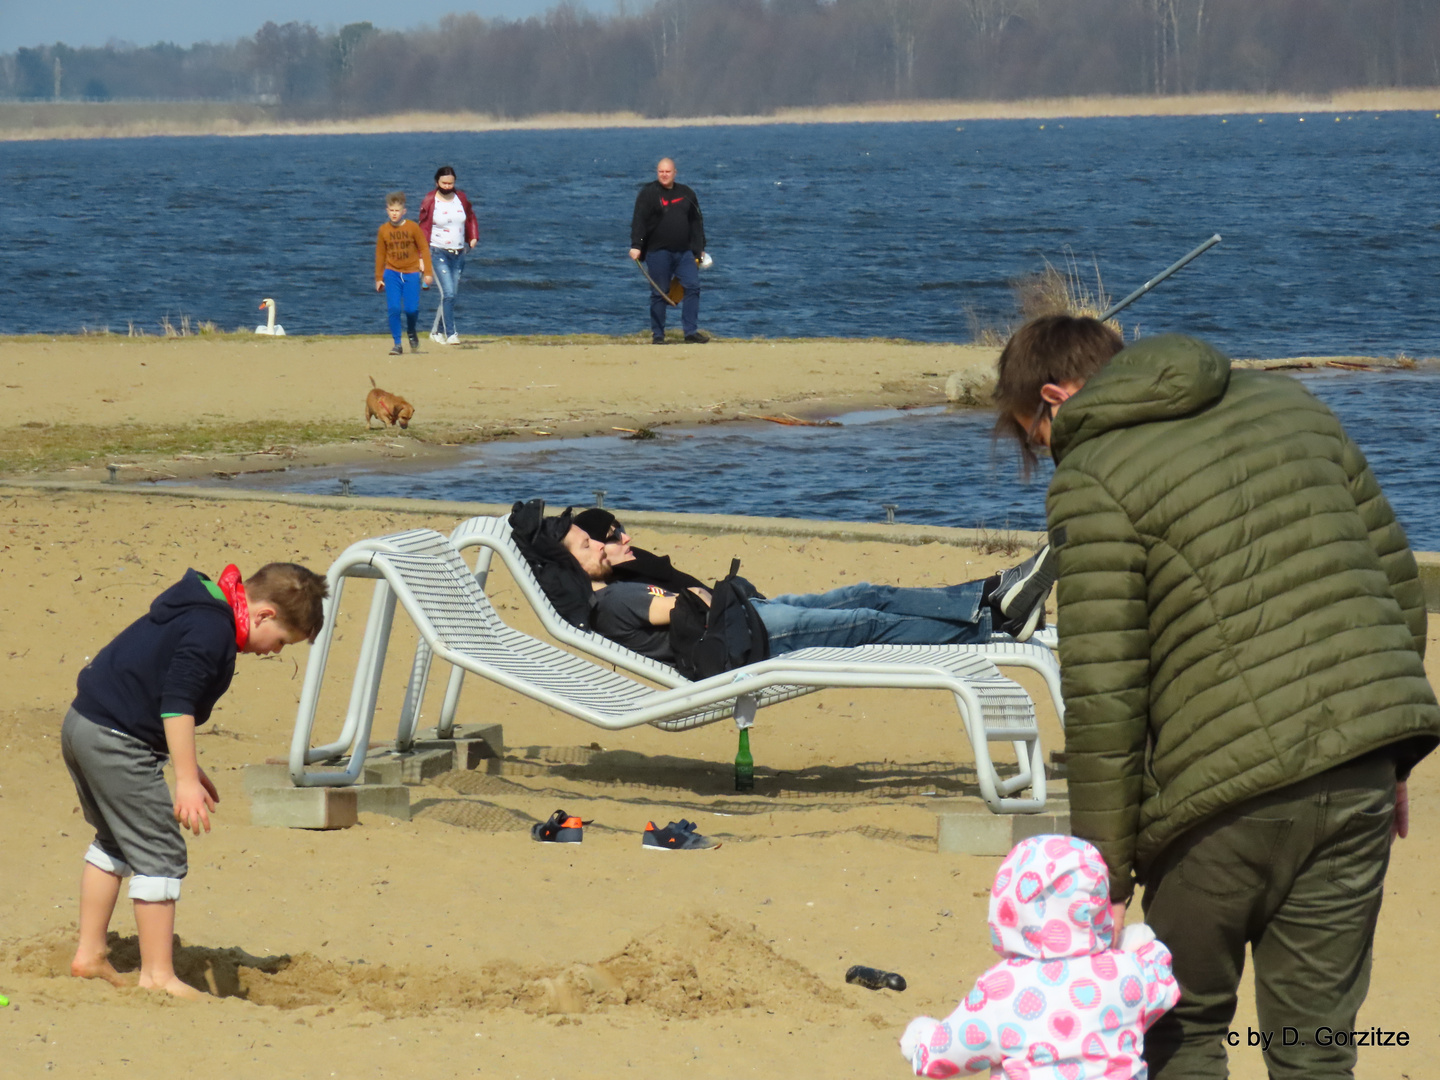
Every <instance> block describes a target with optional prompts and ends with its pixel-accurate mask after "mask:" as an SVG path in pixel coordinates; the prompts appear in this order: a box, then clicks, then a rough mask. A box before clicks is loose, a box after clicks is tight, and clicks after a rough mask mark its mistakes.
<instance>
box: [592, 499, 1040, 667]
mask: <svg viewBox="0 0 1440 1080" xmlns="http://www.w3.org/2000/svg"><path fill="white" fill-rule="evenodd" d="M564 544H565V548H566V549H567V550H568V551H569V552H570V554H571V555H573V556H574V557H575V561H576V562H578V563H579V564H580V566H581V568H582V569H583V570H584V571H585V573H586V575H587V576H588V577H589V578H590V581H591V585H592V587H593V588H594V590H595V596H594V598H593V599H594V609H593V626H594V628H595V630H596V631H598V632H599V633H601V634H603V635H605V636H606V637H608V638H610V639H611V640H612V641H617V642H619V643H620V644H621V645H624V646H625V647H627V648H629V649H632V650H634V651H635V652H638V653H641V654H643V655H645V656H649V657H651V658H652V659H655V660H659V661H661V662H662V663H667V664H673V663H674V662H675V655H674V651H673V650H672V648H671V643H670V633H669V628H670V616H671V612H672V611H673V610H674V608H675V599H676V595H677V593H678V592H679V591H680V590H682V589H689V590H690V591H692V592H695V593H696V595H698V596H700V597H701V599H703V600H705V601H706V602H707V603H708V602H709V593H708V590H707V589H706V588H705V586H704V585H702V584H701V583H700V582H699V581H698V580H697V579H695V578H693V577H691V576H690V575H688V574H685V573H683V572H682V571H679V570H676V569H675V568H674V567H672V566H671V565H670V560H669V558H668V557H666V558H662V557H659V556H656V555H653V554H651V553H649V552H646V551H643V550H642V549H640V548H635V547H632V546H631V544H630V536H629V534H627V533H626V532H625V530H624V528H623V527H622V526H621V525H620V523H619V522H618V521H616V520H615V517H614V515H613V514H611V513H610V512H609V511H607V510H598V509H595V510H586V511H585V512H583V513H581V514H578V515H576V517H575V519H574V524H573V526H572V527H571V529H570V531H569V533H568V534H567V535H566V536H565V540H564ZM1049 550H1050V549H1049V546H1048V545H1047V546H1045V547H1043V548H1042V549H1041V550H1040V551H1038V552H1037V553H1036V554H1034V555H1033V556H1031V557H1030V558H1029V559H1026V560H1025V561H1024V562H1023V563H1021V564H1020V565H1019V566H1014V567H1011V568H1010V569H1008V570H1005V571H1003V572H1001V573H999V574H996V575H995V576H994V577H990V578H986V579H985V580H983V581H970V582H965V583H964V584H961V585H945V586H940V587H937V588H924V589H904V588H898V587H896V586H893V585H870V584H866V583H861V584H859V585H846V586H842V587H841V588H838V589H831V590H830V591H829V592H824V593H816V594H809V595H789V596H777V597H775V598H774V599H770V600H760V599H756V600H752V601H750V603H751V605H752V607H753V608H754V610H755V612H756V614H757V615H758V616H759V617H760V621H761V622H762V623H763V624H764V626H765V631H766V633H767V635H768V636H769V641H770V655H771V656H779V655H781V654H783V653H788V652H796V651H798V650H800V649H811V648H847V647H852V646H856V645H971V644H978V643H983V642H986V641H989V640H990V637H991V634H992V632H995V633H1002V634H1009V635H1010V636H1011V637H1013V638H1014V639H1015V640H1016V641H1025V640H1027V639H1028V638H1029V637H1030V635H1031V634H1033V633H1034V632H1035V630H1036V629H1038V628H1039V627H1040V626H1041V625H1043V622H1044V613H1045V598H1046V597H1047V596H1048V595H1049V593H1050V586H1051V584H1052V583H1053V581H1054V576H1053V572H1052V560H1051V559H1050V558H1049Z"/></svg>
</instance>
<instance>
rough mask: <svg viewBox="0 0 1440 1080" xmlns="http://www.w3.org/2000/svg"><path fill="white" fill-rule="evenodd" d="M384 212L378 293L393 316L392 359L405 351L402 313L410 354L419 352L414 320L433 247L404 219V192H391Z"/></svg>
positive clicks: (427, 284) (377, 254)
mask: <svg viewBox="0 0 1440 1080" xmlns="http://www.w3.org/2000/svg"><path fill="white" fill-rule="evenodd" d="M385 212H386V213H387V214H389V215H390V220H389V221H387V222H386V223H385V224H383V225H381V226H380V231H379V232H378V233H376V234H375V291H376V292H383V293H384V294H385V308H386V310H387V311H388V312H389V315H390V336H391V337H392V338H394V339H395V347H394V348H393V349H391V350H390V355H391V356H399V355H400V354H401V353H403V352H404V351H405V350H404V349H402V348H401V347H400V311H401V309H402V308H403V309H404V311H405V320H406V322H407V324H408V329H409V331H410V351H411V352H412V353H413V352H419V351H420V335H419V334H417V333H416V332H415V320H416V318H417V317H418V316H419V314H420V278H421V276H422V275H423V276H424V278H425V287H426V288H427V289H428V288H429V287H430V271H431V269H432V267H431V263H430V245H429V243H427V242H426V240H425V234H424V233H423V232H422V231H421V229H420V226H419V225H416V224H415V222H413V221H410V220H409V219H407V218H406V217H405V193H404V192H403V191H392V192H391V193H390V194H389V195H387V196H385Z"/></svg>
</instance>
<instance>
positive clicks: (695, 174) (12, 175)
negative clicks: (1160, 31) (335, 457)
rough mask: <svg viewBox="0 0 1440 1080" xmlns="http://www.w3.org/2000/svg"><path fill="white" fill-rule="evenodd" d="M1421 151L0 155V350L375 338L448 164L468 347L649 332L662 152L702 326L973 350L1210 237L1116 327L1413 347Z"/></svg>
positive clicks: (876, 135) (666, 143) (629, 145)
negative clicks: (652, 212)
mask: <svg viewBox="0 0 1440 1080" xmlns="http://www.w3.org/2000/svg"><path fill="white" fill-rule="evenodd" d="M1437 137H1440V119H1437V118H1436V117H1435V116H1434V115H1432V114H1430V113H1380V114H1371V113H1364V114H1339V115H1338V116H1337V115H1336V114H1334V113H1328V112H1317V113H1315V114H1312V115H1306V116H1305V118H1304V120H1303V121H1301V120H1300V119H1299V118H1297V117H1295V116H1281V115H1277V116H1267V117H1258V118H1257V117H1254V116H1234V117H1226V118H1222V117H1164V118H1153V117H1152V118H1115V119H1089V120H1066V121H1058V122H1057V121H1053V120H1051V121H1045V122H1039V121H1019V120H1016V121H984V122H974V121H971V122H966V123H965V124H963V125H956V124H953V123H923V124H919V123H916V124H825V125H818V124H817V125H768V126H758V127H723V126H722V127H694V128H660V129H645V128H631V129H617V130H604V131H509V132H488V133H479V134H458V133H446V134H408V135H334V136H273V137H271V136H267V137H245V138H221V137H215V138H148V139H130V140H107V139H96V140H85V141H58V142H56V141H46V142H28V143H27V142H19V143H8V144H6V145H5V147H4V150H3V152H0V188H3V190H4V191H5V193H6V213H5V215H4V216H3V218H0V243H3V245H4V248H5V250H6V251H7V252H9V256H8V262H9V268H10V272H9V273H7V274H5V275H4V276H3V277H0V333H31V332H69V331H76V330H79V329H81V328H82V327H90V328H97V327H107V326H108V327H109V328H110V329H111V330H112V331H122V332H123V331H124V330H125V329H126V327H127V325H128V324H129V323H131V322H133V323H134V324H135V325H136V326H137V327H139V328H141V329H144V330H146V331H148V332H151V333H154V332H156V331H157V330H158V328H159V323H160V320H161V319H162V318H165V317H168V318H169V319H170V320H171V321H172V322H174V323H178V322H179V321H180V319H181V317H182V316H189V317H191V318H192V319H195V320H201V319H204V320H212V321H214V322H216V323H217V324H219V325H220V326H221V327H222V328H224V329H235V328H237V327H245V328H249V327H253V325H255V324H256V323H257V322H258V321H259V319H258V316H257V313H256V310H255V309H256V306H257V305H258V303H259V300H260V299H261V298H262V297H267V296H269V297H274V298H275V299H276V300H277V301H278V303H279V315H280V322H281V323H282V324H283V325H284V326H285V327H286V328H287V330H288V331H289V332H290V333H291V334H297V333H299V334H335V333H375V334H379V333H383V332H384V322H385V320H384V310H383V308H384V305H383V303H382V301H381V300H380V299H379V298H378V297H377V296H376V295H375V293H374V286H373V278H372V264H373V249H374V234H375V229H376V227H377V226H378V225H379V223H380V222H381V221H382V220H383V218H384V212H383V200H384V194H385V192H387V191H389V190H391V189H393V188H403V189H405V190H407V191H408V192H410V193H411V213H412V216H413V214H414V212H415V211H416V210H417V209H418V205H419V199H420V196H421V195H422V194H423V193H424V192H425V191H427V190H428V189H429V187H430V179H431V174H432V173H433V171H434V169H435V167H436V166H437V165H439V164H442V163H449V164H453V165H454V166H455V168H456V169H457V171H458V172H459V178H460V186H461V187H462V188H464V189H465V190H466V191H467V193H468V194H469V195H470V196H471V197H472V199H473V200H474V202H475V204H476V207H477V211H478V214H479V217H480V224H481V234H482V245H481V248H480V249H479V254H478V255H476V256H474V257H472V258H471V260H470V263H469V265H468V267H467V268H466V271H465V282H464V285H463V290H462V294H461V297H460V301H459V320H460V328H461V330H462V333H470V334H502V333H503V334H515V333H571V332H592V331H593V332H599V333H607V334H614V333H632V332H643V331H644V330H645V329H646V326H647V323H646V315H645V305H646V296H647V293H646V289H647V286H646V285H645V283H644V282H643V280H642V279H641V278H640V276H639V275H638V274H637V273H636V272H635V270H634V268H633V267H632V266H631V265H630V264H629V262H628V260H627V259H626V258H625V250H626V248H627V247H628V243H629V218H630V212H631V207H632V204H633V199H634V194H635V190H636V187H637V185H638V184H639V183H641V182H643V181H645V180H648V179H649V178H651V176H652V175H653V167H654V162H655V160H656V158H658V157H659V156H661V155H662V154H667V155H673V156H674V157H675V158H676V159H677V160H678V162H679V165H680V179H681V180H682V181H683V182H685V183H688V184H690V185H692V186H693V187H695V188H696V189H697V191H698V192H699V196H700V200H701V205H702V207H703V208H704V210H705V216H706V223H707V231H708V233H709V235H710V238H711V240H710V250H711V253H712V254H713V255H714V257H715V260H716V265H715V267H714V268H713V269H712V270H709V271H707V272H706V274H705V276H704V279H703V282H704V283H703V300H702V325H704V326H705V327H706V328H708V329H709V330H711V331H712V332H715V333H718V334H721V335H728V336H741V337H748V336H756V335H760V336H771V337H774V336H800V337H813V336H845V337H874V336H886V337H903V338H912V339H919V340H924V341H955V340H968V339H969V337H970V325H971V315H972V314H973V316H974V317H975V318H977V319H978V320H979V321H980V322H982V323H989V324H999V323H1003V322H1005V321H1007V320H1009V319H1010V318H1011V317H1013V299H1012V295H1011V291H1010V283H1011V282H1012V281H1013V280H1014V279H1015V278H1017V277H1020V276H1022V275H1025V274H1028V273H1032V272H1034V271H1036V270H1038V269H1040V268H1041V267H1042V266H1043V264H1044V261H1045V260H1047V259H1048V260H1050V261H1051V262H1054V263H1057V264H1059V263H1062V262H1063V261H1064V260H1065V258H1066V257H1067V253H1071V252H1073V254H1074V256H1075V257H1076V258H1077V260H1078V261H1079V263H1080V265H1081V268H1082V270H1084V271H1085V273H1086V274H1087V275H1089V274H1091V273H1092V271H1093V266H1092V260H1093V263H1096V264H1098V267H1099V269H1100V271H1101V273H1102V275H1103V278H1104V282H1105V284H1106V286H1107V288H1108V289H1109V290H1110V292H1111V293H1112V295H1123V294H1124V293H1125V292H1128V291H1129V290H1130V289H1131V288H1132V287H1134V286H1135V285H1138V284H1139V283H1140V282H1142V281H1144V280H1145V279H1147V278H1149V277H1151V276H1152V275H1153V274H1154V273H1155V272H1156V271H1158V270H1159V269H1161V268H1162V267H1164V266H1166V265H1168V264H1169V263H1170V262H1172V261H1173V260H1174V259H1176V258H1177V257H1178V256H1179V255H1181V254H1182V253H1184V252H1185V251H1187V250H1188V249H1189V248H1191V247H1193V246H1194V245H1195V244H1197V243H1199V242H1200V241H1201V240H1204V239H1205V238H1206V237H1208V236H1209V235H1210V234H1211V233H1214V232H1219V233H1221V234H1223V235H1224V237H1225V241H1224V243H1223V244H1222V245H1221V246H1220V247H1218V248H1216V249H1214V250H1212V251H1211V252H1210V253H1208V254H1206V255H1205V256H1203V257H1202V258H1201V259H1200V260H1199V261H1198V262H1196V263H1195V264H1193V265H1192V266H1191V267H1190V268H1187V269H1186V270H1184V271H1182V272H1181V275H1179V276H1177V278H1175V279H1174V280H1173V281H1171V282H1167V283H1166V284H1164V285H1162V286H1161V287H1160V288H1159V289H1158V290H1157V291H1156V292H1155V293H1153V294H1151V295H1150V296H1148V297H1146V298H1145V299H1143V300H1142V301H1140V303H1139V304H1137V305H1136V306H1135V307H1134V308H1132V309H1131V311H1130V312H1129V313H1128V314H1127V316H1126V324H1127V327H1134V326H1136V325H1138V327H1139V328H1140V329H1141V331H1142V332H1145V333H1156V332H1160V331H1165V330H1181V331H1186V332H1190V333H1196V334H1200V335H1203V336H1206V337H1208V338H1209V339H1211V340H1212V341H1214V342H1215V343H1216V344H1218V345H1219V346H1220V347H1221V348H1223V349H1225V350H1227V351H1229V352H1230V353H1232V354H1233V355H1237V356H1292V355H1305V354H1353V353H1362V354H1387V355H1388V354H1392V353H1396V352H1400V351H1406V352H1409V353H1412V354H1416V355H1433V354H1436V353H1440V305H1436V304H1435V303H1434V295H1435V291H1436V286H1437V282H1440V177H1437V170H1436V169H1435V168H1434V167H1433V166H1434V162H1433V157H1434V147H1435V145H1436V140H1437ZM431 295H432V296H433V294H431ZM431 304H433V300H430V299H427V301H426V305H427V306H429V305H431Z"/></svg>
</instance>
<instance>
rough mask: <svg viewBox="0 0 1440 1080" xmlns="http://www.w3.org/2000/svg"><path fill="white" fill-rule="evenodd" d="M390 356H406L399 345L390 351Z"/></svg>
mask: <svg viewBox="0 0 1440 1080" xmlns="http://www.w3.org/2000/svg"><path fill="white" fill-rule="evenodd" d="M390 355H391V356H404V355H405V350H404V349H402V348H401V347H400V346H399V345H396V346H395V347H394V348H393V349H391V350H390Z"/></svg>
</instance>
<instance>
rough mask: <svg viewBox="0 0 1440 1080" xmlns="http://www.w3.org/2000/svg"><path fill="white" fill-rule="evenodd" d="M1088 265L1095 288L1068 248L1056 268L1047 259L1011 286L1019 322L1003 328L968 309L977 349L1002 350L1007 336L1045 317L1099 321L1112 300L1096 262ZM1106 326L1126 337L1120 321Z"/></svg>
mask: <svg viewBox="0 0 1440 1080" xmlns="http://www.w3.org/2000/svg"><path fill="white" fill-rule="evenodd" d="M1091 265H1092V267H1093V269H1094V272H1095V283H1094V285H1091V284H1090V281H1089V275H1088V273H1084V272H1082V271H1081V268H1080V261H1079V260H1078V259H1077V258H1076V257H1075V253H1074V252H1073V251H1070V250H1069V249H1068V248H1067V249H1066V251H1065V256H1064V258H1063V259H1062V260H1061V263H1060V265H1059V266H1056V265H1055V264H1054V263H1052V262H1051V261H1050V260H1049V259H1046V260H1045V269H1043V270H1041V271H1039V272H1038V273H1034V274H1027V275H1026V276H1025V277H1022V278H1017V279H1016V280H1015V281H1013V282H1011V284H1010V289H1011V292H1012V293H1013V294H1014V296H1015V308H1016V310H1017V312H1018V314H1019V318H1018V319H1016V320H1012V321H1010V322H1007V323H1005V324H1004V325H1002V326H998V327H997V326H994V325H991V324H987V323H983V322H981V320H980V318H979V316H978V315H976V313H975V311H974V309H972V308H967V309H966V319H967V321H968V322H969V325H970V339H971V341H973V342H974V343H975V344H976V345H985V346H988V347H990V348H997V349H998V348H1003V347H1004V345H1005V343H1006V342H1007V341H1009V340H1010V335H1011V334H1013V333H1015V331H1016V330H1018V329H1019V328H1020V327H1021V326H1022V325H1023V324H1025V323H1027V322H1029V321H1030V320H1031V319H1038V318H1040V317H1041V316H1044V315H1076V316H1081V317H1085V318H1091V319H1096V318H1099V317H1100V314H1101V313H1102V312H1103V311H1104V310H1105V309H1106V308H1108V307H1109V306H1110V303H1111V300H1110V296H1109V294H1108V293H1107V292H1106V291H1105V282H1104V281H1103V280H1102V279H1101V277H1100V263H1099V261H1098V260H1092V263H1091ZM1106 325H1107V326H1109V327H1110V328H1111V329H1112V330H1114V331H1115V332H1116V333H1117V334H1119V335H1120V336H1121V337H1122V338H1123V337H1124V336H1125V331H1124V328H1123V327H1121V325H1120V322H1119V320H1117V319H1110V320H1108V321H1107V322H1106ZM1132 336H1133V335H1132Z"/></svg>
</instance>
